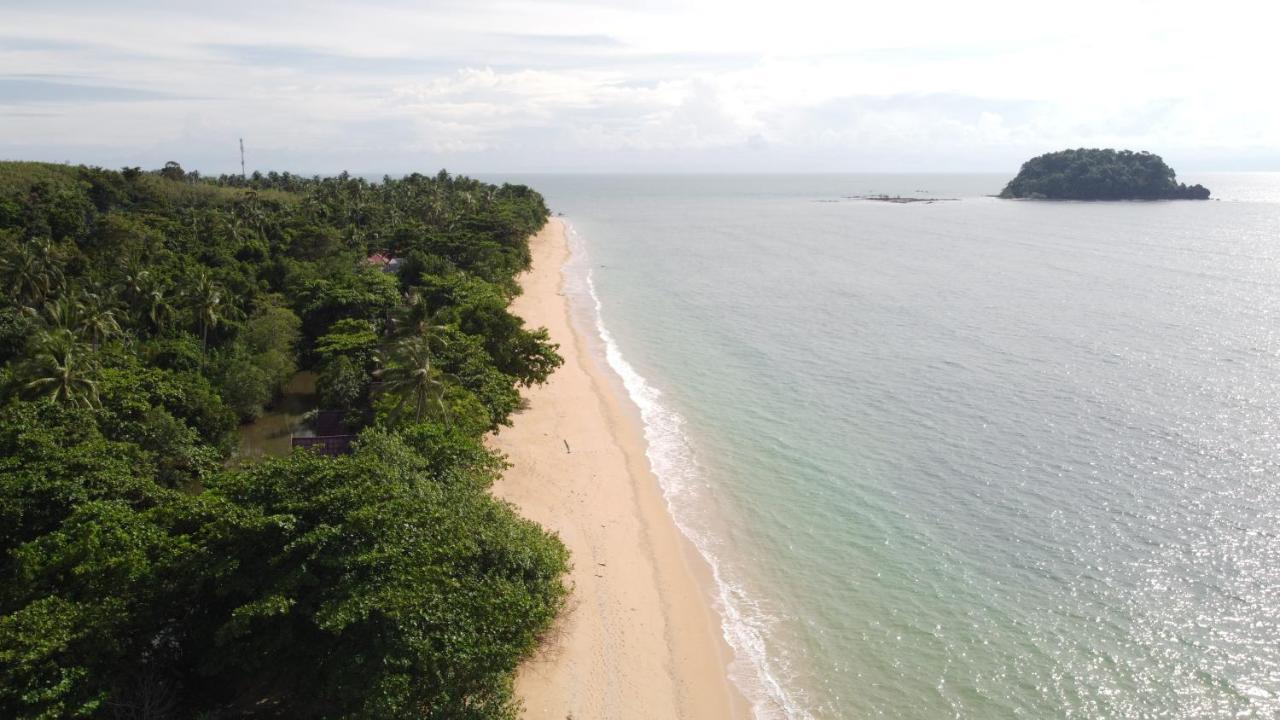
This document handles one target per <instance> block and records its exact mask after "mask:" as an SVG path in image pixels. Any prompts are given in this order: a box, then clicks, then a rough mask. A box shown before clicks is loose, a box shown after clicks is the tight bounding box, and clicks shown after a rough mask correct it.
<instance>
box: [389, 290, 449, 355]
mask: <svg viewBox="0 0 1280 720" xmlns="http://www.w3.org/2000/svg"><path fill="white" fill-rule="evenodd" d="M435 315H436V313H435V312H434V311H432V309H431V307H430V306H429V305H428V304H427V299H426V298H425V297H423V296H422V293H420V292H418V291H417V290H410V291H409V292H408V293H407V294H406V295H405V301H404V303H403V304H401V305H400V306H398V307H397V308H395V309H394V310H392V311H391V314H390V317H389V318H388V320H389V324H390V326H391V334H392V335H393V336H395V337H400V338H414V337H421V338H424V339H425V340H426V342H427V343H428V347H430V343H431V342H432V341H434V340H436V339H437V338H439V335H438V334H437V333H439V332H440V331H442V330H447V329H448V326H446V325H437V324H435V323H434V322H433V320H434V319H435Z"/></svg>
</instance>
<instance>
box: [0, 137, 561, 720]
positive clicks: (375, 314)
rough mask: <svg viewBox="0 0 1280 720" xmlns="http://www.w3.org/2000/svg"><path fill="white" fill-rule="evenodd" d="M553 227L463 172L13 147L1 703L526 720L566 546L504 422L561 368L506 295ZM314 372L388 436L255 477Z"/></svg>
mask: <svg viewBox="0 0 1280 720" xmlns="http://www.w3.org/2000/svg"><path fill="white" fill-rule="evenodd" d="M546 216H547V212H546V207H545V205H544V204H543V202H542V198H541V196H539V195H538V194H537V193H535V192H533V191H531V190H529V189H528V188H525V187H523V186H502V187H494V186H491V185H486V184H484V183H480V182H478V181H475V180H470V179H468V178H461V177H452V176H450V175H448V174H447V173H443V172H441V173H440V174H438V175H435V176H424V175H411V176H408V177H406V178H403V179H400V180H390V179H388V180H385V181H384V182H381V183H377V184H374V183H369V182H367V181H365V180H362V179H359V178H352V177H350V176H348V175H346V174H343V175H340V176H338V177H333V178H303V177H299V176H295V175H290V174H288V173H283V174H281V173H269V174H266V175H259V174H254V175H253V176H251V177H250V178H247V179H242V178H240V177H239V176H232V177H223V178H218V179H208V178H203V177H201V176H200V175H199V173H197V172H193V171H188V170H185V169H183V168H182V167H181V166H179V165H178V164H177V163H169V164H167V165H166V166H165V168H163V169H162V170H160V171H157V172H143V171H141V170H139V169H137V168H125V169H124V170H122V171H120V172H114V171H109V170H103V169H100V168H90V167H72V166H61V165H43V164H39V163H4V162H0V282H4V283H6V284H7V285H8V287H9V288H10V292H9V293H8V294H7V295H6V296H5V297H4V298H2V299H0V411H2V412H0V717H13V718H36V717H40V718H62V717H103V718H109V717H232V716H234V717H245V716H258V717H284V716H287V717H302V718H323V717H378V718H418V717H438V718H490V717H514V715H515V706H514V703H513V700H512V697H511V674H512V671H513V670H514V668H515V666H516V664H517V663H518V662H519V661H520V659H521V658H522V657H524V656H525V655H526V654H527V653H528V652H529V651H530V650H531V649H532V648H533V646H534V644H535V643H536V641H537V637H538V635H539V633H541V632H543V631H544V630H545V629H546V628H547V627H548V625H549V623H550V622H551V619H552V617H553V616H554V614H555V612H556V610H557V609H558V608H559V607H560V605H561V603H562V601H563V597H564V593H565V588H564V585H563V583H562V581H561V577H562V574H563V572H564V570H565V568H566V566H567V557H566V553H565V550H564V547H563V545H562V544H560V542H559V541H558V540H557V539H555V538H554V537H552V536H549V535H547V534H546V533H545V532H543V531H542V530H541V529H539V528H537V527H536V526H535V525H533V524H531V523H528V522H526V521H524V520H521V519H519V518H518V517H516V516H515V514H514V513H513V512H512V511H511V509H510V508H509V507H507V506H506V505H504V504H503V503H501V502H499V501H497V500H495V499H494V498H493V497H492V496H490V495H489V494H488V488H489V487H490V485H491V484H492V482H493V480H494V479H495V478H496V477H497V474H498V473H499V472H500V471H501V470H502V468H503V463H502V460H501V459H500V458H499V457H497V456H495V455H494V454H493V453H492V452H490V451H489V450H487V449H486V448H485V446H484V444H483V442H482V436H483V434H484V433H485V432H487V431H488V430H490V429H492V428H495V427H497V426H498V425H500V424H502V423H505V422H507V421H508V419H509V417H510V415H511V413H512V412H513V411H514V410H515V409H516V407H518V405H519V402H520V398H519V394H518V391H517V388H518V387H519V386H521V385H528V384H531V383H536V382H541V381H543V380H545V379H546V377H547V375H548V374H549V373H550V372H551V371H552V370H553V369H554V368H555V367H556V366H557V365H558V364H559V357H558V356H557V355H556V353H555V346H554V345H552V344H551V343H550V342H549V341H548V338H547V336H546V333H545V331H540V330H530V329H527V328H525V327H524V325H523V323H522V322H521V321H520V319H519V318H516V317H515V316H513V315H511V313H510V312H509V310H508V309H507V305H508V303H509V301H510V299H511V298H512V297H513V296H514V294H515V293H516V292H517V290H518V288H517V286H516V284H515V280H514V278H515V275H516V273H517V272H519V271H520V270H521V269H523V268H524V267H526V266H527V265H528V263H529V250H528V245H527V242H526V240H527V238H528V236H529V235H531V234H532V233H533V232H535V231H536V230H537V229H538V228H539V227H541V225H542V223H543V222H544V221H545V219H546ZM375 252H377V253H384V254H392V255H394V256H396V257H397V258H400V259H402V260H405V262H403V263H401V264H400V265H399V270H398V271H397V272H389V271H386V269H385V268H383V267H381V266H378V265H375V264H372V263H369V262H366V258H367V257H368V256H369V255H370V254H372V253H375ZM300 365H301V366H303V367H308V368H311V369H314V370H317V371H318V382H317V389H318V394H319V397H320V399H321V402H322V407H324V408H326V409H337V410H341V411H343V412H344V414H345V415H346V417H347V420H348V422H349V423H350V425H351V426H352V427H359V426H363V425H365V424H368V423H370V422H372V423H373V425H374V427H371V428H368V429H366V430H365V431H364V432H363V433H362V434H361V435H360V438H359V441H358V448H357V450H356V452H355V453H354V454H353V455H350V456H346V457H340V458H327V457H320V456H317V455H313V454H310V453H306V452H298V453H296V454H294V455H292V456H290V457H286V458H281V459H274V460H268V461H265V462H261V463H258V464H236V465H235V466H234V468H235V469H228V468H227V462H226V461H227V460H228V455H229V454H230V452H231V449H232V448H233V447H235V445H236V443H235V435H234V433H233V430H234V428H235V425H236V421H237V420H238V419H245V418H253V417H256V416H258V415H259V414H261V413H262V412H263V411H264V409H265V408H266V407H267V406H269V404H270V403H271V402H272V400H273V398H274V397H275V396H276V394H277V393H278V391H279V388H280V386H281V385H282V384H283V383H285V382H286V381H287V380H288V379H289V378H290V376H292V375H293V374H294V373H295V371H296V370H297V369H298V367H299V366H300ZM392 410H398V412H392Z"/></svg>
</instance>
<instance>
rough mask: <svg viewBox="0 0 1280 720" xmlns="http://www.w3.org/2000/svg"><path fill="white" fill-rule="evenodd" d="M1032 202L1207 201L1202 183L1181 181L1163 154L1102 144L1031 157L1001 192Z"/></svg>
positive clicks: (1206, 193)
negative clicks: (1191, 183)
mask: <svg viewBox="0 0 1280 720" xmlns="http://www.w3.org/2000/svg"><path fill="white" fill-rule="evenodd" d="M1000 197H1002V198H1027V199H1033V200H1208V199H1209V189H1208V188H1206V187H1204V186H1203V185H1192V186H1190V187H1188V186H1187V185H1184V184H1182V183H1179V182H1178V181H1177V174H1176V173H1175V172H1174V171H1173V168H1171V167H1169V166H1168V165H1166V164H1165V162H1164V160H1162V159H1161V158H1160V156H1159V155H1153V154H1151V153H1149V152H1146V151H1143V152H1133V151H1132V150H1111V149H1107V150H1100V149H1097V148H1092V149H1086V148H1080V149H1077V150H1061V151H1059V152H1052V153H1046V154H1044V155H1040V156H1038V157H1034V158H1031V159H1030V160H1028V161H1027V162H1025V163H1023V165H1022V169H1021V170H1020V171H1019V172H1018V176H1017V177H1015V178H1014V179H1012V180H1010V181H1009V184H1008V185H1005V187H1004V190H1003V191H1001V193H1000Z"/></svg>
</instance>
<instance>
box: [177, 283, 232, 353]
mask: <svg viewBox="0 0 1280 720" xmlns="http://www.w3.org/2000/svg"><path fill="white" fill-rule="evenodd" d="M187 299H188V302H189V303H190V306H191V312H192V314H194V315H195V318H196V323H197V324H198V325H199V326H200V344H201V347H202V348H203V349H204V351H205V352H206V353H208V350H209V329H210V328H215V327H217V326H219V325H221V324H222V323H223V322H225V321H227V320H229V319H230V318H231V316H232V315H233V314H234V312H235V308H234V307H233V306H232V305H231V303H230V302H229V298H228V297H227V294H226V291H225V290H223V288H222V286H221V285H219V284H218V283H216V282H214V281H213V280H212V279H211V278H210V277H209V276H208V275H207V274H206V273H204V272H201V273H200V274H198V275H197V276H196V279H195V282H194V283H193V284H192V286H191V290H190V291H188V293H187Z"/></svg>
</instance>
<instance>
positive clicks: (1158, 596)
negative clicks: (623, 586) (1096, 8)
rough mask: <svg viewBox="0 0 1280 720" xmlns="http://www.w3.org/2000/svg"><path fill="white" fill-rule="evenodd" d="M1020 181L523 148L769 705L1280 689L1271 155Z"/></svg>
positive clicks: (1197, 700) (1258, 709)
mask: <svg viewBox="0 0 1280 720" xmlns="http://www.w3.org/2000/svg"><path fill="white" fill-rule="evenodd" d="M1003 179H1004V178H1001V177H995V176H954V175H953V176H816V177H799V176H777V177H710V176H706V177H568V176H565V177H553V176H546V177H534V178H521V180H523V181H527V182H530V183H531V184H533V185H534V186H535V187H537V188H538V189H539V190H541V191H542V192H543V193H544V194H545V195H546V196H547V197H548V200H549V202H550V204H551V206H552V208H553V210H556V211H560V212H563V213H564V214H565V215H566V217H567V218H568V220H569V221H570V222H571V224H572V227H573V230H574V235H573V242H574V243H575V247H576V249H577V250H578V256H577V257H578V259H577V261H576V262H575V264H574V266H573V267H572V268H571V274H572V282H571V283H570V287H569V291H570V293H571V294H572V295H573V297H574V298H575V299H576V301H577V302H578V303H579V304H580V306H581V307H583V308H584V318H585V320H584V323H585V324H586V325H588V326H589V327H590V330H591V331H592V332H593V333H594V334H595V337H596V339H597V340H598V341H599V345H600V350H601V352H602V353H606V354H607V361H608V362H609V363H610V364H611V365H612V366H613V367H614V369H615V370H617V371H618V372H619V373H620V374H621V376H622V378H623V381H624V384H625V387H626V390H627V391H629V392H630V393H631V395H632V396H633V398H635V399H636V401H637V404H638V405H639V406H640V408H641V412H642V416H643V419H644V421H645V423H646V432H647V435H648V437H649V441H650V460H651V462H652V463H653V465H654V467H655V470H656V471H657V474H658V476H659V478H660V481H661V482H662V483H663V485H664V489H665V491H666V492H667V497H668V500H669V502H670V503H671V507H672V510H673V514H674V516H675V517H676V519H677V522H678V523H679V524H680V525H681V527H682V529H684V530H685V531H686V533H688V534H689V535H690V536H691V537H692V538H693V539H694V541H695V543H696V544H697V545H698V546H699V547H700V549H701V550H702V551H703V552H704V554H705V555H706V556H707V557H708V558H709V559H710V560H711V561H712V563H713V566H714V568H715V571H716V578H717V583H718V584H717V592H718V594H719V609H720V611H721V613H722V615H723V616H724V618H725V632H726V638H727V639H728V640H729V641H730V644H731V645H732V646H733V648H734V651H735V656H736V660H735V661H734V666H733V668H732V671H733V675H734V680H735V681H736V682H737V683H738V684H739V685H740V686H741V687H742V688H743V690H744V692H745V693H746V694H747V696H748V698H749V699H750V700H751V702H752V704H753V706H754V708H755V714H756V715H757V716H758V717H761V718H775V717H778V718H781V717H789V718H807V717H815V718H874V717H884V718H930V719H932V718H945V717H955V718H1060V717H1061V718H1206V717H1239V718H1254V717H1256V718H1270V717H1277V716H1280V472H1278V471H1280V176H1277V175H1235V176H1225V175H1205V176H1195V177H1191V176H1188V177H1186V178H1184V179H1185V180H1187V181H1188V182H1204V183H1205V184H1206V185H1208V186H1209V187H1210V188H1212V189H1213V190H1214V191H1215V195H1216V196H1218V197H1222V198H1224V200H1223V201H1221V202H1212V201H1211V202H1206V203H1195V202H1173V203H1049V202H1016V201H1000V200H996V199H993V198H989V197H984V196H985V195H988V194H990V193H994V192H996V191H998V190H999V188H1000V186H1001V183H1002V181H1003ZM917 191H921V192H920V194H928V195H932V196H935V197H955V198H960V200H958V201H953V202H939V203H933V204H910V205H891V204H884V203H876V202H870V201H865V200H853V199H846V197H845V196H849V195H856V194H868V193H879V192H885V193H889V194H899V193H900V194H911V193H916V192H917Z"/></svg>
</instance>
